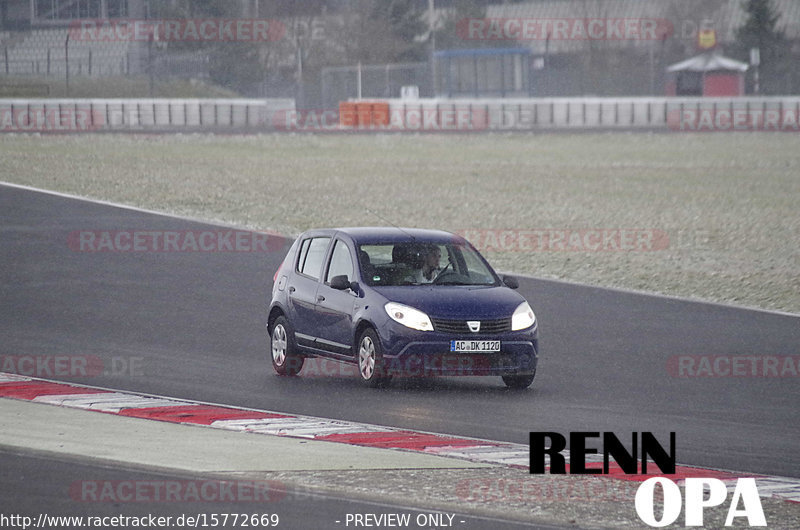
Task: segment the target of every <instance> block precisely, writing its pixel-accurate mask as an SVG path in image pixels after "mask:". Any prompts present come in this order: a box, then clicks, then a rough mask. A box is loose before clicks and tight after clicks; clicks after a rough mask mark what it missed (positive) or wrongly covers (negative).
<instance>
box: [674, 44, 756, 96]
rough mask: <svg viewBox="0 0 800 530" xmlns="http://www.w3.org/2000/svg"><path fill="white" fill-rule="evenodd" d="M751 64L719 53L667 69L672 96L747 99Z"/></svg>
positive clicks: (702, 55) (687, 60)
mask: <svg viewBox="0 0 800 530" xmlns="http://www.w3.org/2000/svg"><path fill="white" fill-rule="evenodd" d="M747 68H748V65H747V63H743V62H741V61H736V60H734V59H731V58H730V57H724V56H722V55H720V54H719V53H717V52H716V51H709V52H706V53H702V54H700V55H697V56H695V57H692V58H690V59H686V60H685V61H681V62H679V63H675V64H673V65H671V66H670V67H668V68H667V72H668V73H669V76H670V78H669V81H668V82H667V95H668V96H707V97H725V96H743V95H744V75H745V72H747Z"/></svg>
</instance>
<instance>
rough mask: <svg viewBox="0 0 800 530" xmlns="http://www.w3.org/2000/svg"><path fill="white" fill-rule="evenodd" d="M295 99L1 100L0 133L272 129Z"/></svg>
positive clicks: (247, 130)
mask: <svg viewBox="0 0 800 530" xmlns="http://www.w3.org/2000/svg"><path fill="white" fill-rule="evenodd" d="M294 109H295V101H294V100H293V99H266V100H265V99H0V132H92V131H129V132H136V131H153V132H192V131H209V132H213V131H237V132H238V131H242V132H258V131H268V130H272V129H273V128H274V127H273V116H274V115H275V114H276V113H278V112H293V111H294Z"/></svg>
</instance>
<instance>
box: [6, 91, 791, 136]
mask: <svg viewBox="0 0 800 530" xmlns="http://www.w3.org/2000/svg"><path fill="white" fill-rule="evenodd" d="M553 130H555V131H585V130H600V131H614V130H641V131H670V130H672V131H737V130H741V131H748V130H760V131H791V132H800V96H783V97H759V98H756V97H735V98H667V97H662V98H531V99H499V100H486V99H452V100H451V99H420V100H402V99H388V100H377V101H372V102H367V101H362V102H360V104H358V105H349V104H343V105H342V106H341V109H327V110H317V111H315V110H300V111H298V110H296V109H295V101H294V100H293V99H266V100H264V99H0V132H70V131H76V132H89V131H121V132H125V131H127V132H136V131H152V132H194V131H197V132H202V131H208V132H217V131H231V132H234V131H235V132H270V131H281V132H437V131H455V132H480V131H553Z"/></svg>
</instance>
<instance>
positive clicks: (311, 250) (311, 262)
mask: <svg viewBox="0 0 800 530" xmlns="http://www.w3.org/2000/svg"><path fill="white" fill-rule="evenodd" d="M330 240H331V238H329V237H314V238H310V239H306V240H305V241H303V243H302V245H301V246H300V258H299V259H298V260H297V271H298V272H300V273H301V274H305V275H306V276H310V277H312V278H314V279H315V280H318V279H319V277H320V275H321V274H322V263H323V261H325V251H326V250H328V243H330Z"/></svg>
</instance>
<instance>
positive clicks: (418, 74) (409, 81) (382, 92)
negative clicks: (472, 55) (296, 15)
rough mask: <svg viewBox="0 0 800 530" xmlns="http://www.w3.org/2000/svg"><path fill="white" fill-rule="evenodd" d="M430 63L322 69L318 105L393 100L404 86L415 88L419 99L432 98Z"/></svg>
mask: <svg viewBox="0 0 800 530" xmlns="http://www.w3.org/2000/svg"><path fill="white" fill-rule="evenodd" d="M430 68H431V67H430V64H429V63H427V62H425V63H397V64H382V65H361V66H360V67H359V66H338V67H331V68H323V69H322V73H321V77H322V81H321V83H322V106H323V107H324V108H334V107H336V105H338V104H339V102H340V101H346V100H348V99H351V98H358V97H362V98H381V99H388V98H397V97H400V89H401V88H402V87H404V86H411V85H415V86H417V87H419V94H420V95H421V96H431V95H433V89H432V87H431V70H430Z"/></svg>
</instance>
